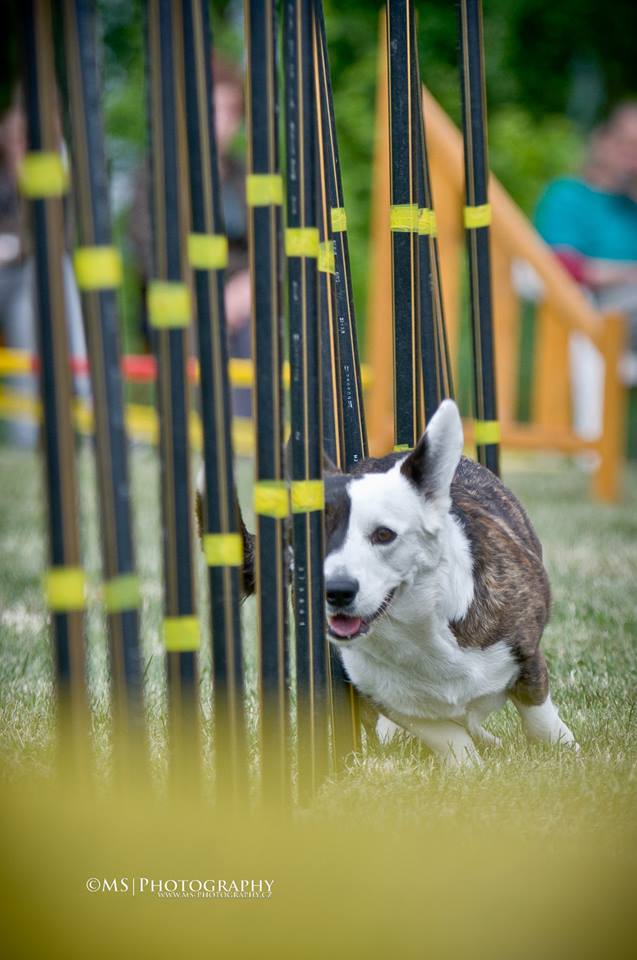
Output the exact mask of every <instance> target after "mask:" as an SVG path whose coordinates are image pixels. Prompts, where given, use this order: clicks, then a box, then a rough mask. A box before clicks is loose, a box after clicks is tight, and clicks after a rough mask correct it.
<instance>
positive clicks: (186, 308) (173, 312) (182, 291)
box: [148, 280, 191, 329]
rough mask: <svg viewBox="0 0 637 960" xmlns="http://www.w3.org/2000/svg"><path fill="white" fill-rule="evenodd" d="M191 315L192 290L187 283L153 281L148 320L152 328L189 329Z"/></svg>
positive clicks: (150, 291) (150, 286) (150, 287)
mask: <svg viewBox="0 0 637 960" xmlns="http://www.w3.org/2000/svg"><path fill="white" fill-rule="evenodd" d="M190 315H191V309H190V290H189V289H188V286H187V285H186V284H185V283H180V282H178V281H171V280H151V282H150V285H149V287H148V319H149V320H150V325H151V327H157V328H158V329H170V328H172V327H187V326H188V324H189V323H190Z"/></svg>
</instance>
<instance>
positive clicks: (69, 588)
mask: <svg viewBox="0 0 637 960" xmlns="http://www.w3.org/2000/svg"><path fill="white" fill-rule="evenodd" d="M85 586H86V578H85V576H84V571H83V570H82V568H81V567H51V568H50V569H49V570H47V572H46V573H45V575H44V595H45V597H46V602H47V606H48V608H49V610H53V611H54V612H56V613H66V612H69V611H71V610H83V609H84V602H85V601H84V590H85Z"/></svg>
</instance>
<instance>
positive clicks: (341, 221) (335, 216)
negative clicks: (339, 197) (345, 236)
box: [330, 207, 347, 233]
mask: <svg viewBox="0 0 637 960" xmlns="http://www.w3.org/2000/svg"><path fill="white" fill-rule="evenodd" d="M330 219H331V221H332V233H342V232H343V231H344V230H347V214H346V213H345V207H332V210H331V213H330Z"/></svg>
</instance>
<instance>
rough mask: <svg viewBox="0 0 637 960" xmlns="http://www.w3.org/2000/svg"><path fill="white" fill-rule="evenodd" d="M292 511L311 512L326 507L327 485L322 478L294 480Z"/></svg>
mask: <svg viewBox="0 0 637 960" xmlns="http://www.w3.org/2000/svg"><path fill="white" fill-rule="evenodd" d="M291 494H292V496H291V499H292V513H309V512H310V511H311V510H323V508H324V507H325V486H324V484H323V481H322V480H293V481H292V490H291Z"/></svg>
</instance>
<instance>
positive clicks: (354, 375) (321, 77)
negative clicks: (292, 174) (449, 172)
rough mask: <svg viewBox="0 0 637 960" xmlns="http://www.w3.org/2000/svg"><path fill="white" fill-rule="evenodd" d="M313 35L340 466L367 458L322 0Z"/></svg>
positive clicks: (317, 7)
mask: <svg viewBox="0 0 637 960" xmlns="http://www.w3.org/2000/svg"><path fill="white" fill-rule="evenodd" d="M314 16H315V30H316V35H317V47H318V49H317V54H316V61H317V68H318V83H319V90H320V93H319V100H320V105H321V108H322V109H321V130H322V147H323V150H322V154H323V157H324V168H325V183H326V190H327V203H328V206H329V208H330V223H329V226H330V228H331V234H332V239H333V245H334V291H335V297H336V332H337V337H336V343H337V346H338V354H337V356H338V366H337V370H336V372H337V375H338V378H339V380H340V401H341V405H342V414H341V416H342V423H343V433H342V447H343V461H342V464H341V463H339V466H342V468H343V469H344V470H351V468H352V467H353V466H354V465H355V464H356V463H359V462H360V461H361V460H363V459H364V458H365V457H366V456H367V433H366V430H365V410H364V406H363V385H362V379H361V371H360V361H359V353H358V337H357V331H356V315H355V312H354V297H353V293H352V274H351V270H350V262H349V244H348V238H347V215H346V212H345V201H344V197H343V185H342V182H341V166H340V159H339V151H338V141H337V137H336V126H335V123H334V101H333V97H332V80H331V74H330V65H329V58H328V53H327V40H326V34H325V20H324V16H323V4H322V2H321V0H315V2H314Z"/></svg>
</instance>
